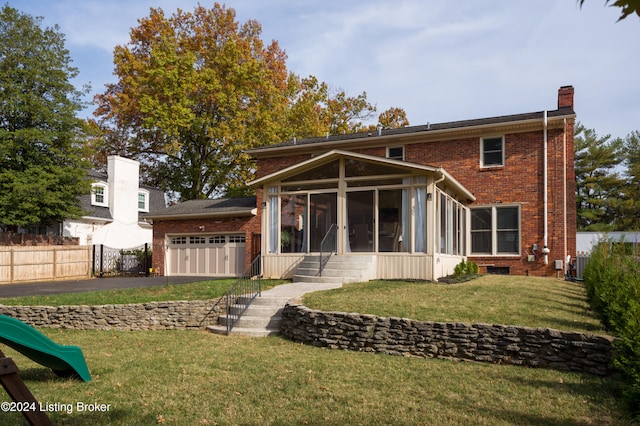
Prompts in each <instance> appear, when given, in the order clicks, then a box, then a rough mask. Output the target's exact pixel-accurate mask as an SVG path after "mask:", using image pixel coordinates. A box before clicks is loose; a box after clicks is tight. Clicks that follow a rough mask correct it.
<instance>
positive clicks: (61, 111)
mask: <svg viewBox="0 0 640 426" xmlns="http://www.w3.org/2000/svg"><path fill="white" fill-rule="evenodd" d="M41 23H42V18H34V17H32V16H29V15H26V14H23V13H21V12H19V11H18V10H16V9H13V8H11V7H9V6H7V5H5V6H4V7H3V8H2V9H0V223H2V224H4V225H5V226H7V227H8V228H9V229H16V228H17V227H18V226H28V225H36V224H38V225H40V224H42V225H48V224H53V223H54V222H59V221H62V220H64V219H66V218H72V217H77V216H80V215H81V214H82V213H83V212H82V210H81V209H80V207H79V205H78V196H79V195H81V194H85V193H88V192H89V188H90V187H89V183H88V182H87V181H86V180H85V176H86V172H85V169H84V163H83V162H82V160H81V158H82V152H81V150H80V145H79V134H80V132H81V128H82V123H81V121H80V120H79V119H78V118H77V117H76V115H77V113H78V112H79V111H80V110H81V109H82V107H83V103H82V101H81V99H82V96H83V94H84V92H81V91H78V90H77V89H76V88H75V87H74V86H73V84H72V83H71V80H72V79H73V78H74V77H76V76H77V75H78V70H77V69H76V68H74V67H72V66H71V58H70V56H69V52H68V50H67V49H65V47H64V35H63V34H61V33H60V31H59V28H58V27H57V26H56V27H53V28H43V27H42V26H41Z"/></svg>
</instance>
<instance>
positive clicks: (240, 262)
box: [145, 197, 260, 277]
mask: <svg viewBox="0 0 640 426" xmlns="http://www.w3.org/2000/svg"><path fill="white" fill-rule="evenodd" d="M145 218H146V219H147V220H152V221H153V267H154V269H155V271H156V273H159V274H160V275H167V276H177V275H182V276H202V277H233V276H240V275H242V274H243V273H244V271H245V270H246V269H247V267H248V266H249V265H250V264H251V262H252V261H253V259H254V258H255V257H256V256H257V255H258V254H259V246H260V244H259V241H260V222H259V219H258V217H257V209H256V197H244V198H228V199H216V200H190V201H185V202H183V203H180V204H176V205H173V206H170V207H167V208H166V209H165V210H164V211H159V212H154V213H153V214H150V215H147V216H146V217H145Z"/></svg>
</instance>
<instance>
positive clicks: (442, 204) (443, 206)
mask: <svg viewBox="0 0 640 426" xmlns="http://www.w3.org/2000/svg"><path fill="white" fill-rule="evenodd" d="M437 193H439V194H440V195H439V196H436V197H437V198H439V202H438V209H439V212H440V213H439V217H438V222H439V225H438V234H439V250H438V251H439V252H440V253H442V254H451V255H454V256H466V247H465V246H466V240H465V237H464V236H465V233H466V229H467V227H466V223H465V220H466V219H465V211H466V207H464V206H463V205H462V204H461V203H460V202H458V201H457V200H455V199H453V198H451V197H450V196H449V195H447V194H445V193H444V192H441V191H437Z"/></svg>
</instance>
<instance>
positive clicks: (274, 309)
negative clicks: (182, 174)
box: [229, 304, 284, 317]
mask: <svg viewBox="0 0 640 426" xmlns="http://www.w3.org/2000/svg"><path fill="white" fill-rule="evenodd" d="M283 306H284V304H282V305H274V306H271V305H253V304H251V305H249V306H248V307H247V308H246V309H245V307H244V305H231V306H230V307H229V310H230V311H231V314H232V315H240V314H242V315H248V316H250V317H269V316H273V315H277V314H279V313H280V312H282V308H283ZM243 309H244V312H243V311H242V310H243Z"/></svg>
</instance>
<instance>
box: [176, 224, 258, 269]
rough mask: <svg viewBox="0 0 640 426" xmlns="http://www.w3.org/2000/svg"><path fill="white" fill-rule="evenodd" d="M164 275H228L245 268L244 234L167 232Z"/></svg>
mask: <svg viewBox="0 0 640 426" xmlns="http://www.w3.org/2000/svg"><path fill="white" fill-rule="evenodd" d="M167 240H168V241H167V260H168V262H167V273H166V275H171V276H175V275H186V276H207V277H230V276H239V275H242V273H243V272H244V269H245V267H244V265H245V250H246V239H245V236H244V234H228V235H179V236H171V235H169V236H167Z"/></svg>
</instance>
